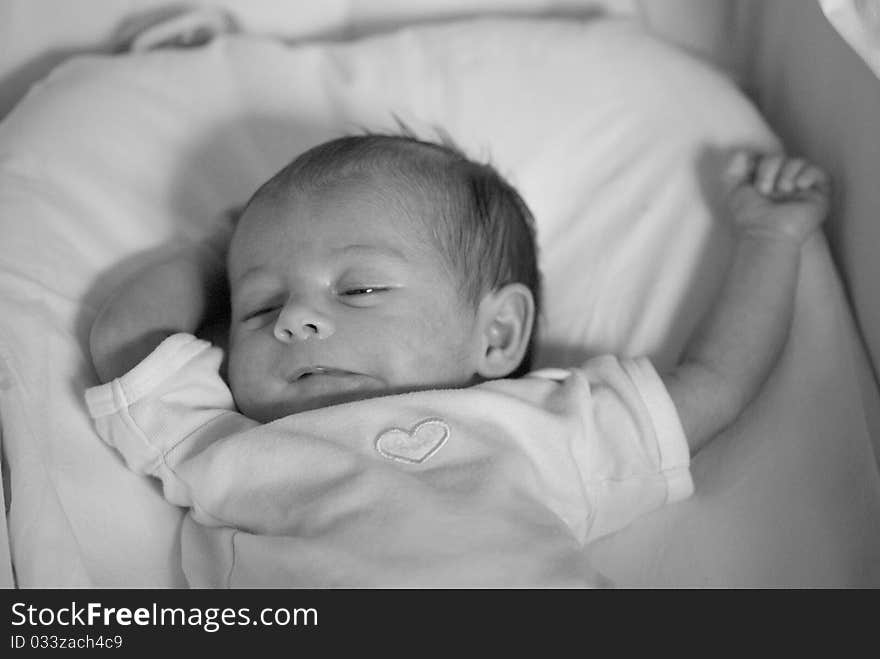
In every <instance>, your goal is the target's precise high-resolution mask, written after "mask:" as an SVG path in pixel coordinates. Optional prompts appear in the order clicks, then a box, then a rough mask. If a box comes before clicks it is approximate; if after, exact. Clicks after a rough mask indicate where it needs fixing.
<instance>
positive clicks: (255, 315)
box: [241, 305, 279, 322]
mask: <svg viewBox="0 0 880 659" xmlns="http://www.w3.org/2000/svg"><path fill="white" fill-rule="evenodd" d="M278 308H279V307H278V306H277V305H274V306H271V307H261V308H260V309H257V310H256V311H251V312H250V313H248V314H246V315H245V316H244V317H243V318H242V319H241V320H242V322H247V321H249V320H251V319H253V318H259V317H260V316H263V315H265V314H267V313H272V312H273V311H277V310H278Z"/></svg>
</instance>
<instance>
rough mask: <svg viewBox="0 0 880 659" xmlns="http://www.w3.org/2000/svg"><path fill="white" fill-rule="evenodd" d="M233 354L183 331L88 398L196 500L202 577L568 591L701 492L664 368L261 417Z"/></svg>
mask: <svg viewBox="0 0 880 659" xmlns="http://www.w3.org/2000/svg"><path fill="white" fill-rule="evenodd" d="M221 359H222V352H221V351H220V349H218V348H216V347H212V346H211V345H210V344H209V343H207V342H205V341H202V340H200V339H197V338H195V337H194V336H192V335H189V334H175V335H173V336H171V337H169V338H167V339H166V340H165V341H164V342H163V343H162V344H161V345H160V346H158V347H157V348H156V349H155V350H154V351H153V352H152V354H150V355H149V356H148V357H147V358H146V359H144V361H142V362H141V363H140V364H138V365H137V366H136V367H135V368H134V369H132V370H131V371H130V372H128V373H126V374H125V375H123V376H122V377H121V378H118V379H116V380H113V381H112V382H109V383H107V384H104V385H101V386H98V387H93V388H91V389H89V390H88V391H87V392H86V400H87V403H88V407H89V411H90V413H91V415H92V417H93V418H94V419H95V423H96V426H97V429H98V432H99V434H100V436H101V437H102V438H103V439H104V441H106V442H107V443H108V444H110V445H111V446H114V447H115V448H116V449H118V450H119V451H120V452H121V453H122V455H123V456H124V457H125V460H126V462H127V464H128V466H129V467H130V468H131V469H133V470H134V471H136V472H138V473H143V474H149V475H151V476H154V477H156V478H159V479H161V481H162V484H163V487H164V494H165V497H166V498H167V499H168V501H170V502H172V503H174V504H176V505H179V506H184V507H187V508H189V509H190V510H189V515H187V517H186V519H185V522H184V528H183V530H182V552H183V562H184V572H185V573H186V575H187V578H188V579H189V582H190V584H191V585H193V586H198V587H206V586H215V587H216V586H224V587H225V586H252V587H258V586H311V587H329V586H350V587H364V586H366V587H372V586H416V585H422V586H432V585H433V586H438V585H443V586H488V585H491V586H571V585H581V586H583V585H597V584H598V583H601V578H600V577H599V576H598V575H597V574H596V573H595V572H593V571H592V570H591V569H590V568H589V566H588V565H587V564H586V563H585V561H584V558H583V553H584V552H583V545H584V544H585V543H587V542H589V541H591V540H594V539H596V538H598V537H600V536H602V535H605V534H607V533H611V532H613V531H615V530H617V529H620V528H621V527H623V526H625V525H627V524H628V523H630V522H631V521H632V520H633V519H635V518H636V517H638V516H640V515H642V514H644V513H647V512H649V511H651V510H654V509H656V508H659V507H660V506H662V505H664V504H666V503H670V502H674V501H677V500H680V499H683V498H686V497H687V496H689V495H690V494H691V492H692V490H693V485H692V481H691V476H690V471H689V468H688V465H689V453H688V446H687V442H686V440H685V437H684V433H683V430H682V427H681V423H680V421H679V419H678V415H677V413H676V410H675V407H674V404H673V403H672V400H671V399H670V398H669V395H668V393H667V392H666V389H665V387H664V386H663V383H662V381H661V379H660V378H659V376H658V375H657V373H656V371H655V370H654V368H653V367H652V366H651V364H650V362H649V361H648V360H646V359H634V360H618V359H616V358H614V357H600V358H596V359H593V360H590V361H589V362H587V363H586V364H585V365H584V366H583V367H582V368H579V369H572V370H565V371H563V370H556V369H554V370H548V371H541V372H536V373H533V374H531V375H529V376H527V377H525V378H520V379H517V380H494V381H490V382H486V383H483V384H480V385H478V386H474V387H470V388H466V389H445V390H432V391H421V392H414V393H409V394H399V395H394V396H385V397H379V398H373V399H369V400H363V401H357V402H353V403H347V404H344V405H337V406H333V407H327V408H323V409H317V410H312V411H308V412H303V413H299V414H293V415H290V416H287V417H284V418H281V419H278V420H276V421H274V422H272V423H269V424H259V423H257V422H255V421H253V420H251V419H248V418H246V417H244V416H243V415H241V414H239V413H238V412H236V411H235V405H234V402H233V399H232V395H231V393H230V391H229V389H228V387H227V386H226V384H225V383H224V382H223V380H222V379H221V377H220V375H219V371H218V369H219V365H220V362H221Z"/></svg>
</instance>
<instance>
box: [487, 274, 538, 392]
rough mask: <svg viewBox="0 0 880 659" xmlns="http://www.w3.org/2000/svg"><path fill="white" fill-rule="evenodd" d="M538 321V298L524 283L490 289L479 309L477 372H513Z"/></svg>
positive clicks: (490, 376)
mask: <svg viewBox="0 0 880 659" xmlns="http://www.w3.org/2000/svg"><path fill="white" fill-rule="evenodd" d="M534 322H535V299H534V297H533V296H532V292H531V291H530V290H529V288H528V287H527V286H525V285H524V284H519V283H516V284H507V285H506V286H502V287H501V288H499V289H498V290H496V291H492V292H491V293H488V294H487V295H486V296H485V297H484V298H483V300H482V301H481V302H480V307H479V309H478V310H477V323H478V326H479V331H480V338H481V341H482V343H481V347H482V352H481V354H480V356H479V362H478V367H477V372H478V373H479V374H480V375H481V376H482V377H484V378H486V379H497V378H503V377H506V376H508V375H510V374H511V373H512V372H513V371H515V370H516V369H517V367H518V366H519V365H520V363H521V362H522V360H523V358H524V357H525V354H526V351H527V350H528V347H529V340H530V339H531V336H532V326H533V325H534Z"/></svg>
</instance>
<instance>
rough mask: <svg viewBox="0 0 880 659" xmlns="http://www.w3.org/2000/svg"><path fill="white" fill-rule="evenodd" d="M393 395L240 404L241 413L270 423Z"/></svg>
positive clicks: (369, 392) (379, 392)
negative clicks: (293, 415)
mask: <svg viewBox="0 0 880 659" xmlns="http://www.w3.org/2000/svg"><path fill="white" fill-rule="evenodd" d="M391 393H397V392H396V391H393V390H390V389H361V390H356V391H340V392H333V393H324V394H319V395H313V396H302V397H297V398H294V399H291V400H284V401H276V402H272V403H268V404H260V403H251V404H248V403H243V404H239V411H240V412H241V413H242V414H244V415H245V416H246V417H248V418H250V419H253V420H254V421H259V422H260V423H270V422H272V421H277V420H278V419H282V418H284V417H286V416H290V415H291V414H300V413H302V412H309V411H311V410H317V409H322V408H325V407H333V406H334V405H344V404H345V403H354V402H356V401H359V400H366V399H368V398H376V397H379V396H386V395H389V394H391Z"/></svg>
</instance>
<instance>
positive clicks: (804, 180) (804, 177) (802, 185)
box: [794, 165, 830, 192]
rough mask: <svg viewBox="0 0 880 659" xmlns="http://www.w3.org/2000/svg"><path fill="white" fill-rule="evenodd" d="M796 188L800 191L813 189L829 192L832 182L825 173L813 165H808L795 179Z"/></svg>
mask: <svg viewBox="0 0 880 659" xmlns="http://www.w3.org/2000/svg"><path fill="white" fill-rule="evenodd" d="M794 186H795V188H797V189H798V190H800V191H803V190H811V189H812V190H817V191H818V192H827V191H828V188H829V186H830V181H829V179H828V175H827V174H826V173H825V172H824V171H822V170H821V169H819V168H818V167H815V166H813V165H807V166H806V167H804V168H803V169H802V170H801V171H800V172H799V173H798V175H797V176H796V177H795V179H794Z"/></svg>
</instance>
